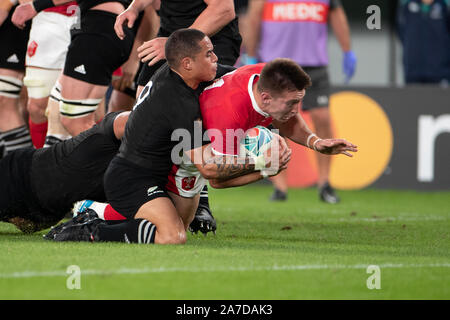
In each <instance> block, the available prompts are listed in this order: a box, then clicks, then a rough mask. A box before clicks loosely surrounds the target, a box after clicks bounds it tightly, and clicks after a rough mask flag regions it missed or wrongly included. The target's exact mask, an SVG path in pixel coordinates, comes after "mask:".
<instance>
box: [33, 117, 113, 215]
mask: <svg viewBox="0 0 450 320" xmlns="http://www.w3.org/2000/svg"><path fill="white" fill-rule="evenodd" d="M117 114H118V112H113V113H109V114H107V115H106V116H105V118H104V119H103V120H102V121H101V122H100V123H99V124H98V125H95V126H94V127H92V128H91V129H89V130H87V131H84V132H82V133H80V134H79V135H78V136H76V137H73V138H71V139H68V140H65V141H63V142H60V143H58V144H56V145H54V146H52V147H50V148H44V149H38V150H36V152H35V153H34V155H33V161H32V165H31V183H32V187H33V189H34V191H35V193H36V196H37V198H38V200H39V203H40V205H41V206H42V207H43V208H45V209H47V210H49V211H62V210H69V209H70V207H71V206H72V205H73V203H74V202H76V201H80V200H83V199H91V200H96V201H106V197H105V194H104V190H103V174H104V173H105V170H106V168H107V167H108V165H109V162H110V161H111V159H112V158H113V157H114V155H115V154H116V153H117V151H118V150H119V146H120V140H118V139H117V138H116V136H115V135H114V119H115V118H116V116H117Z"/></svg>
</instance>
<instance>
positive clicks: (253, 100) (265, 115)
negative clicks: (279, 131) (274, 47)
mask: <svg viewBox="0 0 450 320" xmlns="http://www.w3.org/2000/svg"><path fill="white" fill-rule="evenodd" d="M256 76H258V77H259V74H256V73H255V74H253V75H252V76H251V77H250V80H249V81H248V94H249V95H250V100H251V101H252V106H253V109H255V111H256V112H258V113H259V114H260V115H262V116H264V117H265V118H268V117H269V114H268V113H266V112H264V111H262V110H261V108H260V107H259V106H258V104H257V103H256V99H255V96H254V95H253V82H254V80H255V77H256Z"/></svg>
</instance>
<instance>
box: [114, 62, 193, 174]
mask: <svg viewBox="0 0 450 320" xmlns="http://www.w3.org/2000/svg"><path fill="white" fill-rule="evenodd" d="M198 96H199V90H193V89H192V88H190V87H189V86H188V85H187V84H186V83H185V82H184V81H183V79H182V78H181V77H180V76H179V75H178V74H176V73H175V72H173V71H172V70H170V68H169V66H168V65H167V63H166V64H164V65H163V66H162V67H161V68H160V69H158V71H157V72H156V73H155V75H154V76H153V77H152V78H151V80H150V82H149V83H148V84H147V86H146V87H144V89H143V90H142V93H141V96H140V98H139V99H138V102H137V104H136V107H135V108H134V110H133V111H132V112H131V114H130V116H129V118H128V121H127V124H126V127H125V134H124V137H123V139H122V144H121V146H120V152H119V155H118V156H119V157H121V158H124V159H126V160H128V161H129V162H131V163H134V164H135V165H138V166H139V167H141V168H143V169H145V170H146V172H147V173H151V174H154V175H155V176H158V177H160V178H161V179H167V176H168V174H169V171H170V168H171V166H172V158H171V152H172V149H173V148H174V147H175V146H176V145H177V144H178V143H179V142H180V141H176V140H175V141H172V140H171V137H172V133H173V132H174V131H175V130H177V129H180V130H182V131H183V133H186V134H187V135H190V137H194V131H195V126H196V124H198V121H197V120H199V119H200V106H199V102H198ZM141 100H142V101H141ZM179 132H181V131H179ZM200 140H201V139H200ZM184 142H185V143H188V145H189V148H192V147H195V146H197V144H194V143H193V140H190V141H184ZM200 145H201V141H200ZM187 150H189V149H187ZM187 150H185V151H187Z"/></svg>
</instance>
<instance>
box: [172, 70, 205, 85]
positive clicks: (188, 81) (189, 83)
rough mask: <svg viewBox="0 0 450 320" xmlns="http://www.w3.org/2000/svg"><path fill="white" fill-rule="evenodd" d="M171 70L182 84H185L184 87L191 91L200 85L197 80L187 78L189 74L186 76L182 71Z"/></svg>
mask: <svg viewBox="0 0 450 320" xmlns="http://www.w3.org/2000/svg"><path fill="white" fill-rule="evenodd" d="M171 70H172V71H173V72H175V73H176V74H177V75H179V76H180V78H181V79H183V81H184V83H186V85H187V86H188V87H190V88H191V89H193V90H195V89H197V87H198V85H199V84H200V81H199V80H197V79H195V78H192V77H189V74H186V73H184V72H182V71H181V72H180V71H178V70H175V69H172V68H171Z"/></svg>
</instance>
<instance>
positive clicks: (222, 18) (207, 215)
mask: <svg viewBox="0 0 450 320" xmlns="http://www.w3.org/2000/svg"><path fill="white" fill-rule="evenodd" d="M159 4H160V10H159V16H160V28H159V31H158V34H157V37H156V38H155V39H152V40H150V41H147V42H145V43H144V44H143V45H142V46H141V47H139V48H138V51H139V57H140V58H141V61H142V62H143V63H144V66H143V67H142V69H141V72H140V74H139V78H138V83H137V84H138V89H137V95H138V96H139V93H140V92H141V90H142V89H143V87H144V86H145V85H146V84H147V83H148V81H149V80H150V78H151V77H152V76H153V74H154V73H155V72H156V70H157V69H158V68H159V67H160V66H161V65H162V64H163V63H164V62H165V60H164V59H165V53H164V52H165V50H164V45H165V43H166V41H167V37H168V36H169V35H170V34H171V33H172V32H174V31H175V30H178V29H181V28H192V29H198V30H200V31H202V32H203V33H205V34H206V35H207V36H208V37H210V39H211V42H212V44H213V46H214V53H215V54H216V55H217V58H218V63H220V64H223V65H230V66H232V65H234V64H235V63H236V60H237V59H238V58H239V52H240V47H241V42H242V38H241V35H240V34H239V27H238V18H237V17H236V13H235V9H234V2H233V0H190V1H184V0H134V1H133V2H132V3H131V4H130V6H129V7H128V8H127V10H125V11H124V12H123V13H121V14H120V15H119V16H118V17H117V20H116V23H115V26H114V29H115V30H116V33H117V35H118V36H119V38H121V39H123V38H124V36H125V33H124V29H123V28H124V26H128V27H131V26H133V25H134V23H135V21H136V19H137V17H138V15H139V12H140V11H142V10H143V9H144V8H145V7H148V6H149V5H153V6H156V7H157V6H159ZM192 223H193V224H195V225H202V224H215V221H214V218H213V216H212V214H211V209H210V206H209V201H208V188H207V187H206V186H205V188H204V189H203V191H202V192H201V196H200V205H199V207H198V211H197V213H196V215H195V219H194V221H193V222H192Z"/></svg>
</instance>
